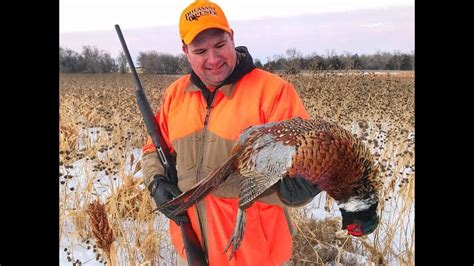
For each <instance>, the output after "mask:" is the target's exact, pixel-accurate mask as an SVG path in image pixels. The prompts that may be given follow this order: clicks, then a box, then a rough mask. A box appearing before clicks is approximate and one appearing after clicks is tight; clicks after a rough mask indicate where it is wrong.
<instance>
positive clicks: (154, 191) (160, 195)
mask: <svg viewBox="0 0 474 266" xmlns="http://www.w3.org/2000/svg"><path fill="white" fill-rule="evenodd" d="M148 190H149V191H150V193H151V196H152V197H153V199H154V200H155V203H156V207H158V210H159V211H160V212H161V213H163V214H164V215H165V216H166V217H168V218H169V219H171V220H173V221H174V222H175V223H177V224H178V225H179V223H180V222H187V221H189V219H188V217H187V216H186V214H177V215H172V214H171V213H172V212H173V211H174V210H175V209H176V208H177V206H170V207H168V208H161V205H162V204H164V203H166V202H168V201H170V200H172V199H173V198H174V197H177V196H179V194H181V190H179V188H178V186H177V185H174V184H171V183H170V182H168V181H167V179H166V178H165V177H164V176H162V175H155V176H154V177H153V181H151V183H150V184H149V185H148Z"/></svg>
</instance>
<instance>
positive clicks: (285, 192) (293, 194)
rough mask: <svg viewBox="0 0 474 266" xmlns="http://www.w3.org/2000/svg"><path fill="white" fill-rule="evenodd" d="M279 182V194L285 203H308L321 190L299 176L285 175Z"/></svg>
mask: <svg viewBox="0 0 474 266" xmlns="http://www.w3.org/2000/svg"><path fill="white" fill-rule="evenodd" d="M278 183H279V185H278V196H279V197H280V199H281V201H282V202H283V203H285V204H287V205H290V206H300V205H302V204H306V203H308V202H309V201H310V200H311V199H312V198H313V197H314V196H316V195H318V194H319V192H321V190H319V189H318V188H317V187H315V186H313V185H312V184H310V183H309V182H308V181H306V180H305V179H303V178H299V177H295V178H289V177H284V178H283V179H282V180H280V181H279V182H278Z"/></svg>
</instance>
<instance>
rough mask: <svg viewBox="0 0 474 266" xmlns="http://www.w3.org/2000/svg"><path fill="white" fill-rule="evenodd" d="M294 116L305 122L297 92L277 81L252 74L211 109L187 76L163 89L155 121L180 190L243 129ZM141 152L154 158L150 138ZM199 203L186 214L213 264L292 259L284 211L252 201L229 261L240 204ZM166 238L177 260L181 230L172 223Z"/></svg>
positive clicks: (210, 199)
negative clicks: (173, 163)
mask: <svg viewBox="0 0 474 266" xmlns="http://www.w3.org/2000/svg"><path fill="white" fill-rule="evenodd" d="M295 116H300V117H302V118H304V119H307V118H309V114H308V113H307V111H306V110H305V109H304V106H303V104H302V102H301V99H300V98H299V96H298V94H297V93H296V91H295V89H294V87H293V86H292V85H291V84H290V83H288V82H286V81H284V80H283V79H281V78H280V77H278V76H277V75H274V74H271V73H269V72H266V71H263V70H260V69H254V70H252V71H251V72H249V73H248V74H246V75H245V76H243V77H242V78H241V79H240V80H239V81H238V82H237V83H235V84H229V85H226V86H223V87H221V88H219V90H218V91H217V93H216V95H215V97H214V101H213V104H212V108H210V109H207V104H206V100H205V98H204V97H203V95H202V93H201V91H200V90H199V88H197V87H196V86H195V85H194V84H192V83H191V82H190V75H186V76H183V77H181V78H180V79H178V80H176V81H175V82H174V83H173V84H172V85H170V87H169V88H168V89H167V90H166V92H165V95H164V100H163V103H162V106H161V108H160V110H159V112H158V113H157V115H156V119H157V122H158V124H159V126H160V129H161V131H162V134H163V137H164V139H165V141H166V143H167V144H168V145H169V147H170V148H171V149H174V150H176V151H177V170H178V179H179V181H178V185H179V187H180V189H181V190H183V191H184V190H187V189H189V187H190V186H192V185H193V184H194V183H196V181H198V179H202V178H204V177H205V176H206V174H207V173H209V172H210V171H212V169H208V168H210V167H206V165H209V164H210V165H212V166H213V167H217V166H218V165H216V164H215V161H216V160H217V161H219V163H220V162H223V161H225V159H226V158H225V157H226V156H227V155H229V153H230V149H231V145H229V143H233V142H234V141H235V140H237V138H238V137H239V134H240V133H241V132H242V131H243V130H244V129H245V128H247V127H249V126H252V125H257V124H263V123H269V122H276V121H281V120H286V119H290V118H292V117H295ZM197 132H198V133H197ZM184 143H186V145H184ZM189 143H191V144H189ZM223 143H224V144H225V145H224V144H223ZM183 145H184V147H183ZM222 146H225V147H222ZM201 147H202V148H201ZM222 149H224V150H225V151H226V152H227V154H226V155H225V156H219V158H215V157H213V156H212V155H213V154H214V153H215V152H216V151H217V150H219V152H220V151H221V150H222ZM143 152H144V153H145V152H154V146H153V144H152V142H151V139H150V138H148V142H147V144H146V145H145V146H144V148H143ZM180 156H187V157H189V158H191V160H187V159H186V158H185V159H183V158H184V157H180ZM220 157H223V158H220ZM196 176H198V178H197V179H196V178H195V177H196ZM202 202H204V204H203V205H204V209H203V210H202V212H201V213H200V214H198V212H197V211H196V209H197V208H196V207H194V206H193V207H191V208H190V209H188V215H189V217H190V219H191V223H192V226H193V228H194V231H195V232H196V233H197V235H198V237H199V239H200V240H201V242H202V243H205V248H206V250H207V254H208V258H209V265H210V266H214V265H215V266H217V265H258V266H264V265H279V264H281V263H283V262H285V261H288V260H289V259H290V257H291V253H292V237H291V234H290V230H289V224H288V223H289V222H290V221H288V220H287V219H286V216H285V213H284V211H283V207H280V206H276V205H269V204H266V203H263V202H255V203H254V204H253V205H252V206H251V207H250V208H248V209H247V210H246V225H245V231H244V236H243V240H242V243H241V246H240V247H239V249H238V250H237V252H236V253H235V255H234V258H233V259H232V260H230V261H229V259H228V258H229V253H230V251H228V252H227V254H223V251H224V248H225V246H226V245H227V243H228V241H229V239H230V236H231V235H232V232H233V229H234V224H235V218H236V214H237V208H238V199H237V198H223V197H217V196H215V195H212V194H210V195H208V196H206V197H205V198H204V200H203V201H202ZM199 215H201V216H202V217H199ZM200 222H201V223H200ZM203 223H204V224H203ZM203 226H204V227H205V228H204V229H203ZM203 230H204V232H206V233H205V241H204V240H203V239H202V232H203ZM170 232H171V238H172V242H173V244H174V246H175V248H176V250H177V252H178V254H179V255H180V256H182V257H185V252H184V245H183V241H182V237H181V231H180V229H179V228H178V226H177V225H176V224H175V223H174V222H173V221H170Z"/></svg>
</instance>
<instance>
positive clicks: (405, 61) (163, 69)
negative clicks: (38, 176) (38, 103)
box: [59, 46, 415, 74]
mask: <svg viewBox="0 0 474 266" xmlns="http://www.w3.org/2000/svg"><path fill="white" fill-rule="evenodd" d="M137 63H138V67H140V68H141V70H142V71H143V73H147V74H185V73H189V72H190V71H191V66H190V65H189V63H188V61H187V60H186V56H185V55H184V54H182V55H178V56H175V55H170V54H164V53H158V52H156V51H150V52H140V53H139V55H138V57H137ZM255 65H256V66H257V67H259V68H263V69H266V70H269V71H272V72H277V71H278V72H285V73H288V74H296V73H299V72H300V71H303V70H304V71H321V70H353V69H356V70H413V69H414V68H415V56H414V53H413V52H411V53H410V54H407V53H400V52H397V51H395V52H393V53H389V52H377V53H375V54H372V55H365V54H363V55H358V54H351V53H344V54H341V55H338V54H336V53H334V52H332V53H327V54H326V55H324V56H323V55H319V54H317V53H314V54H311V55H307V56H303V55H302V53H301V52H299V51H297V50H296V49H288V50H287V51H286V52H285V55H276V56H274V57H273V58H272V59H270V58H267V62H266V63H265V64H262V63H261V61H260V60H259V59H255ZM59 70H60V72H62V73H126V72H128V71H129V69H128V64H127V61H126V57H125V54H124V53H123V52H120V54H119V56H118V57H117V58H113V57H111V56H110V54H109V53H107V52H105V51H103V50H99V49H98V48H96V47H92V46H83V48H82V52H81V53H78V52H76V51H73V50H70V49H67V48H66V49H64V48H62V47H60V48H59Z"/></svg>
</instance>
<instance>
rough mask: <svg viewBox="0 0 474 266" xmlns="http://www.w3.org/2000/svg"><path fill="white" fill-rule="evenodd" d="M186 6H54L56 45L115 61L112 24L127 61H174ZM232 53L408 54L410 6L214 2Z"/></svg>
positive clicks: (110, 0) (144, 1)
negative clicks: (144, 56)
mask: <svg viewBox="0 0 474 266" xmlns="http://www.w3.org/2000/svg"><path fill="white" fill-rule="evenodd" d="M189 3H191V1H164V0H154V1H152V0H138V1H130V0H94V1H91V0H80V1H79V0H60V14H59V18H60V38H59V39H60V43H59V45H60V46H61V47H62V48H67V49H72V50H74V51H76V52H78V53H81V52H82V47H83V46H85V45H91V46H95V47H97V48H99V49H100V50H103V51H105V52H109V53H110V54H111V56H112V57H117V56H118V54H119V52H120V51H121V49H122V48H121V46H120V42H119V41H118V37H117V35H116V32H115V29H114V25H115V24H119V25H120V27H121V29H122V32H123V34H124V37H125V40H126V42H127V45H128V48H129V50H130V53H131V55H132V58H134V59H136V58H137V56H138V54H139V52H147V51H157V52H159V53H168V54H173V55H179V54H181V53H182V51H181V42H180V39H179V35H178V21H179V16H180V13H181V11H182V9H184V8H185V7H186V6H187V5H188V4H189ZM216 3H218V4H219V5H220V6H221V7H222V9H223V10H224V12H225V13H226V16H227V19H228V21H229V24H230V26H231V28H233V29H234V34H235V45H236V46H239V45H244V46H247V48H248V49H249V51H250V53H251V54H252V56H253V58H254V59H255V58H258V59H259V60H261V61H262V63H265V62H266V61H268V60H270V59H272V58H273V57H275V56H277V55H284V54H285V51H286V50H287V49H290V48H295V49H296V50H297V51H299V52H301V53H302V55H303V56H305V55H310V54H313V53H317V54H319V55H325V54H328V53H331V52H335V53H337V54H343V53H346V52H349V53H352V54H354V53H358V54H373V53H376V52H377V51H382V52H394V51H399V52H406V53H410V52H412V51H414V46H415V45H414V0H320V1H317V0H313V1H309V0H292V1H288V0H287V1H281V0H274V1H269V0H260V1H250V0H240V1H235V0H220V1H217V0H216Z"/></svg>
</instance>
